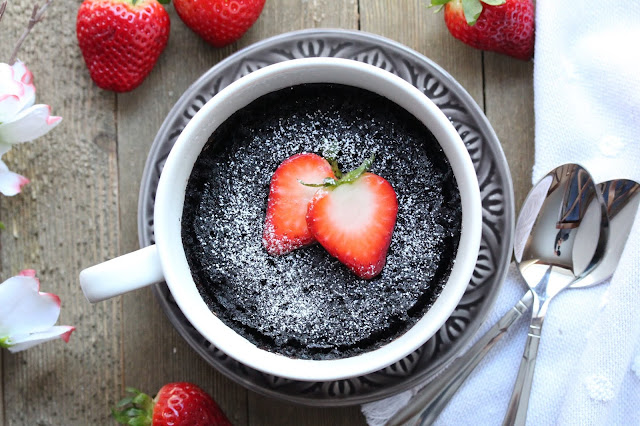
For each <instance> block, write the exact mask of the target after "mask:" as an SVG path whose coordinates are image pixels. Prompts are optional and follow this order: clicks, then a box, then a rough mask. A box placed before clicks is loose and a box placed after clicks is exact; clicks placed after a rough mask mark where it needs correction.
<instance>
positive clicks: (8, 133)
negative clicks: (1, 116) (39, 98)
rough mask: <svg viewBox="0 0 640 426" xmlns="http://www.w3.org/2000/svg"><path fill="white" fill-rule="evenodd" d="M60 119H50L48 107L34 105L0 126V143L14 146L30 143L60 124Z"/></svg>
mask: <svg viewBox="0 0 640 426" xmlns="http://www.w3.org/2000/svg"><path fill="white" fill-rule="evenodd" d="M61 120H62V118H61V117H52V116H51V108H50V107H49V106H48V105H42V104H39V105H34V106H32V107H30V108H27V109H25V110H23V111H21V112H20V113H19V114H18V115H17V116H16V117H15V118H14V120H13V121H11V122H7V123H2V124H0V142H2V143H4V144H16V143H22V142H28V141H32V140H34V139H36V138H39V137H40V136H42V135H44V134H45V133H47V132H48V131H49V130H51V129H53V128H54V127H56V126H57V125H58V124H60V121H61Z"/></svg>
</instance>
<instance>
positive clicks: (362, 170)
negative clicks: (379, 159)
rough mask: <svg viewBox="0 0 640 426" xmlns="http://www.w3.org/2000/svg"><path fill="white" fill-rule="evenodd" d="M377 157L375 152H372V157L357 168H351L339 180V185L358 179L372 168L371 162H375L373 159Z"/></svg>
mask: <svg viewBox="0 0 640 426" xmlns="http://www.w3.org/2000/svg"><path fill="white" fill-rule="evenodd" d="M375 158H376V155H375V154H371V157H369V158H367V159H366V160H364V162H363V163H362V164H361V165H360V167H358V168H357V169H354V170H351V171H350V172H349V173H347V174H346V175H344V176H342V179H340V180H339V181H338V185H342V184H343V183H351V182H353V181H355V180H356V179H358V178H359V177H360V176H362V175H363V173H365V172H366V171H367V170H369V169H370V168H371V164H373V160H374V159H375Z"/></svg>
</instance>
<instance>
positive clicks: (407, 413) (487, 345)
mask: <svg viewBox="0 0 640 426" xmlns="http://www.w3.org/2000/svg"><path fill="white" fill-rule="evenodd" d="M532 303H533V295H532V293H531V292H530V291H527V292H526V293H525V295H524V296H522V299H520V301H518V303H516V305H515V306H514V307H513V308H511V309H510V310H509V311H507V313H506V314H505V315H504V316H503V317H502V318H501V319H500V320H499V321H498V322H497V323H496V324H495V325H494V326H493V327H491V329H489V331H487V333H486V334H485V335H484V336H482V337H481V338H480V340H478V341H477V342H476V343H475V344H474V345H473V346H471V348H469V350H468V351H467V352H466V353H465V354H464V355H462V356H460V357H459V358H457V359H456V360H454V361H453V362H452V363H451V364H450V365H449V366H448V367H447V368H446V369H445V371H444V372H442V373H441V374H440V375H439V376H438V377H437V378H436V379H434V381H433V382H432V383H430V384H428V385H427V386H425V387H424V388H422V389H421V390H420V391H419V392H418V393H417V394H416V395H415V396H414V397H413V399H412V400H411V401H410V402H409V404H407V405H406V406H405V407H404V408H402V409H401V410H400V411H399V412H398V413H397V414H396V415H395V416H393V417H392V418H391V419H390V420H389V421H388V422H387V426H393V425H402V424H406V423H407V422H408V421H409V420H412V421H413V422H414V423H415V424H421V425H428V424H431V423H433V422H434V421H435V420H436V418H437V417H438V415H439V414H440V413H441V412H442V410H443V409H444V407H446V406H447V404H448V403H449V400H451V398H452V397H453V395H455V393H456V392H457V390H458V389H459V388H460V386H462V384H463V383H464V381H465V380H466V379H467V377H469V375H470V374H471V372H472V371H473V370H474V369H475V368H476V366H477V365H478V364H479V363H480V361H482V359H483V358H484V357H485V355H486V354H487V353H488V352H489V350H490V349H491V348H492V347H493V346H495V344H496V343H497V342H498V341H499V340H500V339H501V338H502V337H503V336H504V335H505V333H506V332H507V330H509V328H510V327H511V325H512V324H513V323H515V322H516V321H517V320H518V319H519V318H520V317H521V316H522V315H523V314H524V313H525V312H527V311H528V310H529V308H531V304H532Z"/></svg>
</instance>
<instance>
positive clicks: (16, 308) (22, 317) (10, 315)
mask: <svg viewBox="0 0 640 426" xmlns="http://www.w3.org/2000/svg"><path fill="white" fill-rule="evenodd" d="M39 286H40V283H39V281H38V280H37V279H36V278H35V277H30V276H16V277H12V278H9V279H8V280H6V281H5V282H3V283H2V284H0V301H2V303H0V336H9V337H10V338H11V339H13V338H14V337H16V336H24V335H28V334H31V333H37V332H42V331H45V330H48V329H49V328H51V327H52V326H53V325H54V324H55V323H56V321H57V320H58V316H59V315H60V299H59V298H58V296H55V295H52V294H48V293H40V292H39Z"/></svg>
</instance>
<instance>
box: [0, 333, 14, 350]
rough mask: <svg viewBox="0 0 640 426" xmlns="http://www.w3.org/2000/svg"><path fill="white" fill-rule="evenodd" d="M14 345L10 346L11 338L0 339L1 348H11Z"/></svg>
mask: <svg viewBox="0 0 640 426" xmlns="http://www.w3.org/2000/svg"><path fill="white" fill-rule="evenodd" d="M11 346H12V345H11V344H9V336H7V337H0V348H5V349H6V348H10V347H11Z"/></svg>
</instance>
